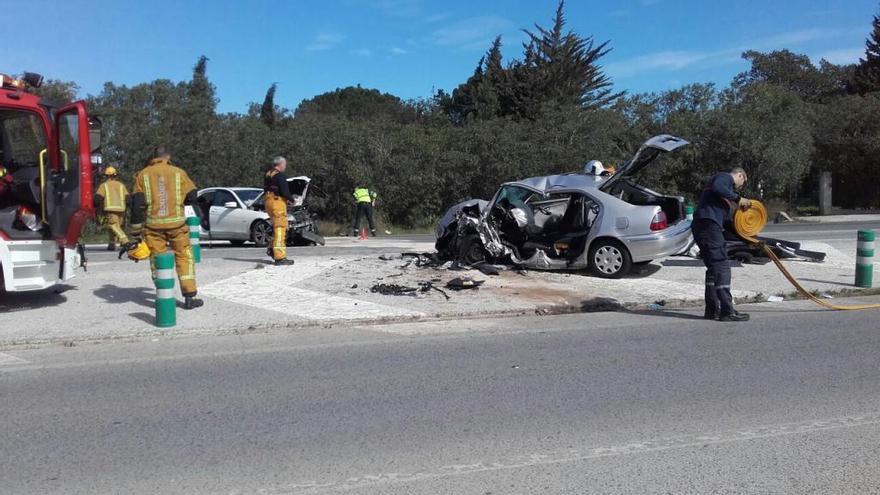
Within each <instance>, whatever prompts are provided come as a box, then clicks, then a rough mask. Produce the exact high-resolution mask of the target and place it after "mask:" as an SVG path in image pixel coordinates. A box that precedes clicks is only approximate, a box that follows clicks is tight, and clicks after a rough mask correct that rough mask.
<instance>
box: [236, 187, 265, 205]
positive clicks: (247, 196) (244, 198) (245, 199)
mask: <svg viewBox="0 0 880 495" xmlns="http://www.w3.org/2000/svg"><path fill="white" fill-rule="evenodd" d="M235 194H238V199H240V200H241V202H242V203H244V204H246V205H248V206H250V205H251V204H252V203H253V202H254V200H255V199H257V196H259V195H260V194H263V191H262V189H236V190H235Z"/></svg>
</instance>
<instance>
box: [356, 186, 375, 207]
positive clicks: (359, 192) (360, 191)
mask: <svg viewBox="0 0 880 495" xmlns="http://www.w3.org/2000/svg"><path fill="white" fill-rule="evenodd" d="M353 196H354V200H355V201H357V202H358V203H372V202H373V201H375V200H376V193H374V192H371V191H370V190H369V189H367V188H366V187H359V188H357V189H355V190H354V194H353Z"/></svg>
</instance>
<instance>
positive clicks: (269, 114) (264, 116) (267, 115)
mask: <svg viewBox="0 0 880 495" xmlns="http://www.w3.org/2000/svg"><path fill="white" fill-rule="evenodd" d="M277 87H278V84H277V83H272V85H271V86H269V89H268V91H266V98H265V99H263V106H261V107H260V121H261V122H263V123H264V124H266V125H267V126H269V127H273V126H274V125H275V122H276V119H277V116H276V115H275V90H276V89H277Z"/></svg>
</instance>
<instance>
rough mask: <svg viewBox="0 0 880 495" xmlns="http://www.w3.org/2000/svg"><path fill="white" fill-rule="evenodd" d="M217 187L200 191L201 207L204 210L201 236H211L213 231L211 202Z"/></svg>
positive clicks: (199, 200) (199, 201)
mask: <svg viewBox="0 0 880 495" xmlns="http://www.w3.org/2000/svg"><path fill="white" fill-rule="evenodd" d="M215 192H216V190H215V189H209V190H207V191H201V192H200V193H199V199H198V203H199V209H200V210H201V212H202V223H201V225H200V226H199V227H200V229H199V230H200V232H199V234H200V237H203V238H205V237H207V238H210V237H211V235H210V233H211V232H210V231H211V204H212V203H213V202H214V193H215Z"/></svg>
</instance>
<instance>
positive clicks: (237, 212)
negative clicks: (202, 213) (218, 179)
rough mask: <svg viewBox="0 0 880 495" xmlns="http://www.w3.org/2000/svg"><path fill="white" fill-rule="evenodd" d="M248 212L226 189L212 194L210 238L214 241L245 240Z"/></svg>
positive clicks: (247, 235) (247, 233) (246, 236)
mask: <svg viewBox="0 0 880 495" xmlns="http://www.w3.org/2000/svg"><path fill="white" fill-rule="evenodd" d="M249 212H250V210H248V209H247V208H245V207H244V205H243V204H242V203H241V202H240V201H239V200H238V197H236V196H235V194H233V193H232V191H229V190H227V189H218V190H216V191H215V192H214V198H213V201H212V202H211V236H212V237H213V238H215V239H247V238H248V237H249V235H250V233H249V232H248V231H247V229H248V227H249V224H248V225H247V226H246V225H245V224H247V223H248V222H247V219H248V218H249V217H250V214H249Z"/></svg>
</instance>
